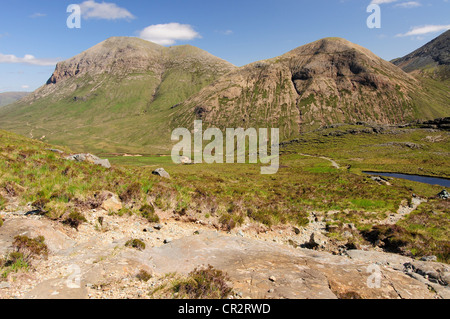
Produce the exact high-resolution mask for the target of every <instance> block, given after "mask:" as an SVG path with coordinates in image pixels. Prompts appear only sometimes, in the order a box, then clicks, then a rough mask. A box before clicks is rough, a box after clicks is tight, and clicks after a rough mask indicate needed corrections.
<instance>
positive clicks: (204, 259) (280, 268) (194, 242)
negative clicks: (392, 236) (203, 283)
mask: <svg viewBox="0 0 450 319" xmlns="http://www.w3.org/2000/svg"><path fill="white" fill-rule="evenodd" d="M130 257H131V258H133V257H132V256H130ZM135 257H137V256H134V258H135ZM139 259H140V260H139V261H140V262H141V263H142V264H147V265H149V266H152V267H153V269H154V271H155V272H156V273H160V274H165V273H170V272H178V273H183V274H187V273H189V272H190V271H192V270H193V269H194V268H196V267H198V266H202V265H205V266H206V265H212V266H214V267H215V268H217V269H220V270H223V271H225V272H226V273H227V274H228V275H229V276H230V278H231V280H232V282H233V284H234V288H235V289H238V290H239V291H241V292H242V293H243V294H244V296H248V297H251V298H293V299H330V298H331V299H334V298H370V299H375V298H390V299H392V298H394V299H396V298H420V299H424V298H425V299H428V298H430V299H431V298H435V294H433V293H432V292H430V290H429V289H428V287H427V286H426V285H424V284H423V283H421V282H419V281H417V280H415V279H413V278H411V277H410V276H407V275H406V274H404V273H403V272H400V271H396V270H393V269H390V268H386V267H384V266H382V265H381V266H379V270H380V274H379V276H380V285H379V286H378V287H376V288H370V287H369V285H370V283H371V282H372V281H373V280H371V278H372V277H371V276H373V272H372V268H371V267H373V266H374V264H373V263H372V262H371V261H370V260H364V261H359V260H352V259H349V258H347V257H342V256H333V255H331V254H328V253H323V252H315V251H310V250H304V249H294V248H289V247H286V246H282V245H279V244H275V243H269V242H263V241H258V240H252V239H246V238H242V237H236V236H226V235H220V234H218V233H216V232H205V233H202V234H201V235H197V236H192V237H187V238H183V239H182V240H175V241H173V242H172V243H170V244H168V245H165V246H162V247H158V248H152V249H148V250H146V251H145V252H144V253H143V254H140V256H139ZM271 277H274V278H276V281H272V280H270V279H269V278H271Z"/></svg>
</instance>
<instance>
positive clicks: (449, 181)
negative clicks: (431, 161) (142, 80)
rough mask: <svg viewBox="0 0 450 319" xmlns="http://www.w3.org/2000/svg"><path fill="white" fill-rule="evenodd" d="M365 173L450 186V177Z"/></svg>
mask: <svg viewBox="0 0 450 319" xmlns="http://www.w3.org/2000/svg"><path fill="white" fill-rule="evenodd" d="M363 173H364V174H369V175H377V176H384V177H394V178H402V179H407V180H409V181H413V182H419V183H425V184H430V185H439V186H443V187H450V179H446V178H439V177H428V176H420V175H407V174H397V173H379V172H363Z"/></svg>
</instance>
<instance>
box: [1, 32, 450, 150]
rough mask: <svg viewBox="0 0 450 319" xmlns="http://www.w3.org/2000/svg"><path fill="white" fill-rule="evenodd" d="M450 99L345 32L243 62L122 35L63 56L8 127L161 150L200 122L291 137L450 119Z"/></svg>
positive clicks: (84, 144)
mask: <svg viewBox="0 0 450 319" xmlns="http://www.w3.org/2000/svg"><path fill="white" fill-rule="evenodd" d="M449 98H450V97H449V90H448V89H447V88H446V86H442V85H441V84H440V83H437V82H435V81H422V80H421V79H418V78H416V77H415V76H412V75H410V74H407V73H405V72H404V71H403V70H401V69H400V68H398V67H397V66H395V65H393V64H392V63H389V62H387V61H385V60H383V59H381V58H379V57H378V56H376V55H375V54H373V53H372V52H370V51H369V50H367V49H365V48H363V47H361V46H359V45H356V44H353V43H351V42H349V41H347V40H344V39H340V38H326V39H322V40H319V41H316V42H313V43H310V44H307V45H304V46H301V47H299V48H296V49H294V50H292V51H290V52H288V53H286V54H284V55H282V56H279V57H276V58H273V59H269V60H265V61H259V62H255V63H252V64H249V65H246V66H243V67H241V68H237V67H235V66H233V65H232V64H231V63H229V62H226V61H224V60H222V59H219V58H217V57H215V56H213V55H211V54H209V53H207V52H205V51H203V50H201V49H199V48H196V47H193V46H189V45H182V46H174V47H169V48H168V47H163V46H160V45H157V44H154V43H152V42H148V41H144V40H141V39H138V38H127V37H119V38H110V39H108V40H106V41H104V42H102V43H100V44H98V45H96V46H94V47H92V48H90V49H88V50H87V51H85V52H83V53H81V54H79V55H77V56H75V57H73V58H71V59H69V60H67V61H64V62H60V63H58V65H57V66H56V70H55V71H54V73H53V74H52V76H51V77H50V79H49V80H48V82H47V83H46V84H45V85H44V86H42V87H41V88H39V89H38V90H36V91H35V92H33V93H32V94H30V95H28V96H27V97H26V98H24V99H22V100H21V101H19V102H17V103H14V104H12V105H9V106H6V107H3V108H2V109H1V110H0V128H1V129H6V130H10V131H13V132H16V133H20V134H22V135H26V136H29V137H33V138H39V139H44V140H45V141H48V142H51V143H53V144H58V145H68V146H70V147H71V148H72V149H74V150H77V151H78V150H80V151H85V150H86V151H91V152H93V153H97V154H101V153H103V152H110V153H112V152H114V153H141V154H143V153H147V154H148V153H151V154H158V153H167V152H168V151H170V149H171V145H172V143H171V139H170V136H171V132H172V130H173V129H174V128H177V127H187V128H191V127H192V126H193V121H194V120H195V119H203V120H204V122H205V127H207V126H217V127H219V128H227V127H244V128H248V127H255V128H260V127H278V128H280V131H281V138H282V139H289V138H292V137H295V136H298V134H300V133H302V132H305V131H308V130H313V129H315V128H318V127H320V126H323V125H327V124H333V123H342V122H346V123H349V122H358V121H364V122H372V123H380V124H396V123H407V122H410V121H413V120H416V119H420V120H429V119H434V118H438V117H445V116H450V107H449V104H448V101H449Z"/></svg>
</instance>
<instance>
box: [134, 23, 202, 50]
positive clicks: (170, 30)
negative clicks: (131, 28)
mask: <svg viewBox="0 0 450 319" xmlns="http://www.w3.org/2000/svg"><path fill="white" fill-rule="evenodd" d="M139 37H140V38H141V39H144V40H147V41H151V42H154V43H157V44H161V45H172V44H174V43H175V42H176V41H179V40H184V41H187V40H193V39H196V38H201V36H200V34H199V33H198V32H196V31H195V30H194V29H193V28H192V26H190V25H189V24H180V23H168V24H155V25H151V26H148V27H147V28H145V29H144V30H142V31H141V32H140V33H139Z"/></svg>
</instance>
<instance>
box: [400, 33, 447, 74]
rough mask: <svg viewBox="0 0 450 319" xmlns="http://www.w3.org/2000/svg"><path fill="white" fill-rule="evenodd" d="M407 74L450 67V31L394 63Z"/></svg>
mask: <svg viewBox="0 0 450 319" xmlns="http://www.w3.org/2000/svg"><path fill="white" fill-rule="evenodd" d="M392 63H394V64H395V65H397V66H399V67H400V68H402V69H403V70H404V71H406V72H412V71H415V70H422V69H425V68H430V67H436V66H450V30H448V31H446V32H444V33H443V34H441V35H440V36H438V37H437V38H435V39H434V40H432V41H430V42H429V43H427V44H425V45H424V46H423V47H421V48H419V49H417V50H416V51H414V52H412V53H410V54H408V55H406V56H404V57H403V58H399V59H395V60H393V61H392Z"/></svg>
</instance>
